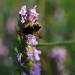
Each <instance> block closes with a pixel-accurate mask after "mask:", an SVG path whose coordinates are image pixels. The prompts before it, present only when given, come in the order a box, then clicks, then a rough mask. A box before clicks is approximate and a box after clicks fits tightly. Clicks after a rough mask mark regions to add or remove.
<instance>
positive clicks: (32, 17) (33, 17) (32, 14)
mask: <svg viewBox="0 0 75 75" xmlns="http://www.w3.org/2000/svg"><path fill="white" fill-rule="evenodd" d="M36 7H37V6H36V5H35V6H34V7H33V8H32V9H30V12H29V13H30V16H29V20H30V21H32V22H35V21H37V20H38V16H39V13H37V12H36Z"/></svg>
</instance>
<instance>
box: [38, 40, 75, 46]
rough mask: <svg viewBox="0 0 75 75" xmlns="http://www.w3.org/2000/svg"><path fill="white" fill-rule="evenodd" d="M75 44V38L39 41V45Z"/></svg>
mask: <svg viewBox="0 0 75 75" xmlns="http://www.w3.org/2000/svg"><path fill="white" fill-rule="evenodd" d="M68 44H75V40H64V41H55V42H49V43H39V44H38V45H37V46H52V45H68Z"/></svg>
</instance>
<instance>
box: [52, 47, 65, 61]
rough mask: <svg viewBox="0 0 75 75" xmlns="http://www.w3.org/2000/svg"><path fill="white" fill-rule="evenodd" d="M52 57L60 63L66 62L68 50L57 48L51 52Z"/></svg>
mask: <svg viewBox="0 0 75 75" xmlns="http://www.w3.org/2000/svg"><path fill="white" fill-rule="evenodd" d="M51 57H52V58H56V59H58V60H60V61H64V60H65V58H66V50H65V48H63V47H55V48H53V50H52V52H51Z"/></svg>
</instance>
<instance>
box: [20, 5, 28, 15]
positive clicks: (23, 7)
mask: <svg viewBox="0 0 75 75" xmlns="http://www.w3.org/2000/svg"><path fill="white" fill-rule="evenodd" d="M26 12H27V9H26V5H24V6H22V7H21V10H20V11H19V14H20V15H21V16H25V15H26Z"/></svg>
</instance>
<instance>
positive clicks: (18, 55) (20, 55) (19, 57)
mask: <svg viewBox="0 0 75 75" xmlns="http://www.w3.org/2000/svg"><path fill="white" fill-rule="evenodd" d="M21 57H22V53H18V54H17V58H18V62H21Z"/></svg>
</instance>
